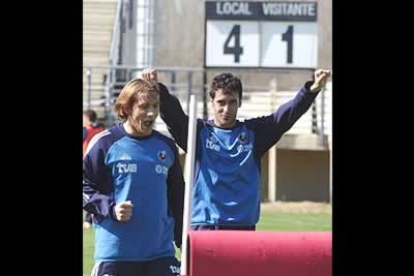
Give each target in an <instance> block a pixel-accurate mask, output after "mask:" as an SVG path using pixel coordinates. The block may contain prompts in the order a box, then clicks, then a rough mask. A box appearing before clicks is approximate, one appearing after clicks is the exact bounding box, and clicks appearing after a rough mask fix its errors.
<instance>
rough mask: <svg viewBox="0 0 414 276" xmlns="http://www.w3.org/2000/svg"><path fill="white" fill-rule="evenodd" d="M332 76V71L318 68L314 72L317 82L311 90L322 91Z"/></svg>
mask: <svg viewBox="0 0 414 276" xmlns="http://www.w3.org/2000/svg"><path fill="white" fill-rule="evenodd" d="M330 76H331V71H329V70H324V69H318V70H316V71H315V73H314V79H315V82H314V83H313V84H312V86H311V87H310V90H311V92H316V91H320V90H321V89H322V88H324V87H325V85H326V82H327V81H328V78H329V77H330Z"/></svg>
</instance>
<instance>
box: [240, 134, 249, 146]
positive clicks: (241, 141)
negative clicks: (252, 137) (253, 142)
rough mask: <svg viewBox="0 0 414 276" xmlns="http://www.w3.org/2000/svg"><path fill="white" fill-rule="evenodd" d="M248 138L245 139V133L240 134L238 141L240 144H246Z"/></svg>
mask: <svg viewBox="0 0 414 276" xmlns="http://www.w3.org/2000/svg"><path fill="white" fill-rule="evenodd" d="M248 140H249V138H248V137H247V135H246V133H245V132H242V133H240V135H239V141H240V143H242V144H246V143H247V142H248Z"/></svg>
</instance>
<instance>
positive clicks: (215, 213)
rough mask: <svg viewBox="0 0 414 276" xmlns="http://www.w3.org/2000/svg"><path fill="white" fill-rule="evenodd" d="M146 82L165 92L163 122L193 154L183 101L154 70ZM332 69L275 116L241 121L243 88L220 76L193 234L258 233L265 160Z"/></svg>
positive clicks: (204, 123) (201, 159) (206, 127)
mask: <svg viewBox="0 0 414 276" xmlns="http://www.w3.org/2000/svg"><path fill="white" fill-rule="evenodd" d="M142 75H143V78H144V79H146V80H148V81H149V82H151V83H153V85H155V86H156V87H158V88H157V89H159V91H160V98H161V105H160V112H161V118H162V119H163V120H164V122H165V123H166V124H167V126H168V130H169V131H170V133H171V134H172V136H173V137H174V139H175V141H176V143H177V144H178V145H179V146H180V147H181V148H182V149H183V150H184V151H186V150H187V133H188V116H187V115H185V114H184V112H183V110H182V108H181V105H180V102H179V101H178V99H177V98H176V97H174V96H173V95H171V94H170V93H169V92H168V89H167V88H166V87H165V86H164V85H163V84H161V83H157V74H156V71H155V70H153V69H146V70H144V71H143V72H142ZM329 76H330V71H328V70H323V69H318V70H316V71H315V72H314V79H313V80H312V81H308V82H306V83H305V84H304V86H303V87H302V88H301V89H300V90H299V91H298V93H297V94H296V96H295V97H294V98H293V99H292V100H290V101H289V102H287V103H285V104H283V105H281V106H280V107H279V108H278V109H277V110H276V111H275V112H274V113H272V114H270V115H268V116H263V117H258V118H253V119H248V120H245V121H243V122H240V121H238V120H237V119H236V117H237V111H238V109H239V107H240V106H241V99H242V84H241V81H240V79H239V78H237V77H236V76H234V75H233V74H230V73H223V74H219V75H217V76H215V77H214V79H213V81H212V84H211V89H210V93H209V94H210V98H211V105H212V107H213V110H214V118H213V119H209V120H201V119H198V120H197V139H196V157H195V158H196V165H195V169H196V171H195V184H194V188H193V206H192V217H191V227H192V229H193V230H219V229H220V230H221V229H229V230H255V229H256V224H257V222H258V221H259V217H260V198H261V197H260V185H261V178H260V176H261V174H260V170H261V168H260V161H261V158H262V156H263V155H264V154H265V152H266V151H267V150H268V149H270V148H271V147H272V146H273V145H274V144H276V142H278V141H279V139H280V138H281V137H282V135H283V134H284V133H286V132H287V131H288V130H289V129H290V128H291V127H292V126H293V124H294V123H295V122H296V121H297V120H298V119H299V118H300V117H301V116H302V115H303V114H304V113H305V112H306V111H307V110H308V109H309V108H310V106H311V105H312V103H313V101H314V100H315V98H316V96H317V95H318V93H319V92H320V91H321V89H322V88H323V87H324V86H325V84H326V82H327V80H328V78H329Z"/></svg>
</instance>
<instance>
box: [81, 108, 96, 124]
mask: <svg viewBox="0 0 414 276" xmlns="http://www.w3.org/2000/svg"><path fill="white" fill-rule="evenodd" d="M83 114H84V115H86V116H88V118H89V121H91V122H92V123H94V122H95V121H96V118H97V117H98V116H97V115H96V112H95V110H92V109H88V110H85V111H84V112H83Z"/></svg>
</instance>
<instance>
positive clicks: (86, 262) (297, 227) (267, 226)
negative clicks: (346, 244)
mask: <svg viewBox="0 0 414 276" xmlns="http://www.w3.org/2000/svg"><path fill="white" fill-rule="evenodd" d="M257 230H258V231H332V215H330V214H294V213H281V212H276V211H269V210H265V211H262V214H261V218H260V222H259V223H258V224H257ZM176 253H177V254H176V256H177V258H179V250H177V251H176ZM93 254H94V233H93V230H92V229H88V230H83V276H89V275H90V273H91V270H92V267H93V263H94V261H93Z"/></svg>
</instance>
